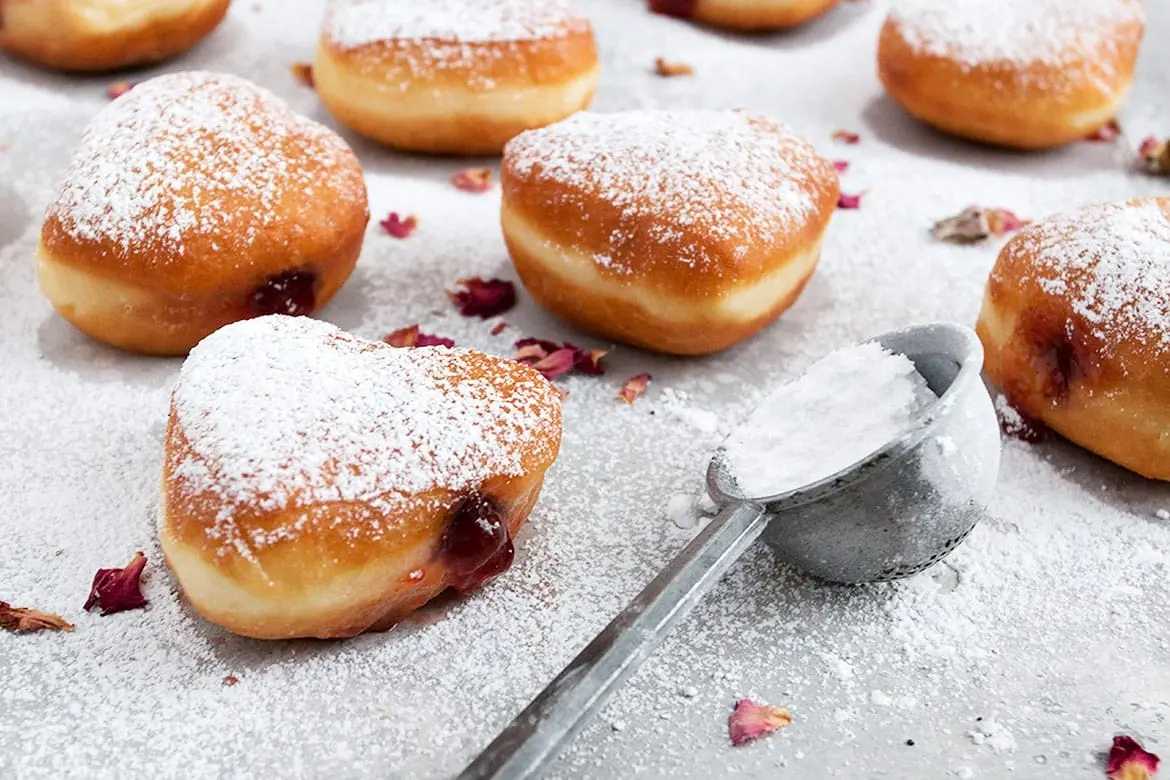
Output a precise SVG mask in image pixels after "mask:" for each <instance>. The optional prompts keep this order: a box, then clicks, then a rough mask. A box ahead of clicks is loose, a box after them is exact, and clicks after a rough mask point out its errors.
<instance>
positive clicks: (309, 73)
mask: <svg viewBox="0 0 1170 780" xmlns="http://www.w3.org/2000/svg"><path fill="white" fill-rule="evenodd" d="M289 72H290V73H292V77H293V78H294V79H296V82H297V83H298V84H300V85H301V86H302V87H308V88H309V89H313V88H315V87H316V86H317V83H316V82H315V81H314V80H313V66H312V65H310V64H309V63H307V62H294V63H293V64H292V65H291V66H290V67H289Z"/></svg>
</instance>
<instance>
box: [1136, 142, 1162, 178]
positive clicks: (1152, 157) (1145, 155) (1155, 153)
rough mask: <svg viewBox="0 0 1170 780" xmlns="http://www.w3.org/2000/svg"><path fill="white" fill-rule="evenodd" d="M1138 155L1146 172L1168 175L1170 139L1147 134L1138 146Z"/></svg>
mask: <svg viewBox="0 0 1170 780" xmlns="http://www.w3.org/2000/svg"><path fill="white" fill-rule="evenodd" d="M1138 155H1139V156H1140V157H1141V165H1142V168H1143V169H1144V170H1145V171H1146V172H1147V173H1154V174H1161V175H1164V176H1170V139H1159V138H1158V137H1157V136H1153V135H1151V136H1148V137H1147V138H1146V139H1145V140H1143V141H1142V145H1141V146H1140V147H1139V148H1138Z"/></svg>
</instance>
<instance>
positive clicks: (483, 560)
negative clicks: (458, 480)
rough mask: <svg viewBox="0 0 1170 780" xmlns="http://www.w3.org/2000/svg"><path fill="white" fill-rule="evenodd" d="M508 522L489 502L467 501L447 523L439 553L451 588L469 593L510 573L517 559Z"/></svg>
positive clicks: (478, 498)
mask: <svg viewBox="0 0 1170 780" xmlns="http://www.w3.org/2000/svg"><path fill="white" fill-rule="evenodd" d="M515 552H516V551H515V548H514V547H513V546H512V539H511V536H510V535H509V533H508V521H507V518H505V517H504V515H503V513H502V512H501V511H500V508H499V507H498V506H496V504H495V503H494V502H492V501H491V500H490V499H488V498H486V497H484V496H482V495H480V494H478V493H476V494H473V495H471V496H469V497H468V498H466V499H464V500H463V502H462V503H461V504H460V505H459V507H458V508H457V509H456V510H455V514H454V515H452V516H451V519H450V520H449V521H448V522H447V530H446V531H445V532H444V534H443V540H442V542H441V543H440V547H439V554H440V555H441V556H442V558H443V562H444V564H445V565H446V568H447V573H448V576H449V579H450V582H451V587H453V588H454V589H455V590H457V591H459V592H460V593H469V592H470V591H473V590H476V589H477V588H480V587H482V586H483V585H484V584H485V583H487V582H488V581H489V580H491V579H493V578H494V577H496V576H497V575H499V574H502V573H503V572H505V571H507V570H508V568H509V567H511V565H512V560H513V558H514V557H515Z"/></svg>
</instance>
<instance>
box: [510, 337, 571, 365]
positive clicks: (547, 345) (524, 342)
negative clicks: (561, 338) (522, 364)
mask: <svg viewBox="0 0 1170 780" xmlns="http://www.w3.org/2000/svg"><path fill="white" fill-rule="evenodd" d="M561 346H562V345H560V344H558V343H556V342H555V341H549V340H547V339H532V338H528V339H520V340H519V341H517V342H516V349H519V350H524V349H526V348H527V347H539V348H540V350H541V355H540V356H541V357H544V356H545V355H547V354H548V353H550V352H556V351H557V350H558V349H560V348H561ZM517 360H519V358H517Z"/></svg>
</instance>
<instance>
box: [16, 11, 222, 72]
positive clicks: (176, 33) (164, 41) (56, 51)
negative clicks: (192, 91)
mask: <svg viewBox="0 0 1170 780" xmlns="http://www.w3.org/2000/svg"><path fill="white" fill-rule="evenodd" d="M159 5H174V3H173V2H170V3H160V4H159ZM230 5H231V0H191V2H188V3H185V7H182V8H177V9H175V11H174V12H170V13H168V12H166V11H165V10H161V9H160V13H159V14H158V15H152V16H149V17H148V18H146V19H142V20H137V23H136V24H131V23H129V22H127V25H126V26H113V27H111V28H108V29H94V28H92V27H90V26H89V25H87V24H86V22H85V21H84V19H82V18H81V17H80V16H79V14H78V13H77V12H76V11H75V10H74V9H72V8H71V7H70V6H71V0H3V2H0V15H2V21H0V50H4V51H7V52H8V53H9V54H11V55H12V56H14V57H18V58H20V59H22V60H27V61H28V62H31V63H33V64H35V65H40V66H43V67H47V68H53V69H56V70H64V71H75V72H102V71H111V70H117V69H119V68H127V67H132V66H137V65H148V64H151V63H156V62H162V61H164V60H169V59H171V58H172V57H175V56H177V55H179V54H181V53H183V52H185V51H187V50H188V49H190V48H191V47H192V46H194V45H195V44H197V43H199V42H200V41H201V40H203V39H204V38H205V37H207V36H208V35H210V34H211V33H212V32H213V31H214V30H215V29H216V28H217V27H218V26H219V24H220V22H222V21H223V19H224V17H225V16H226V15H227V12H228V7H229V6H230Z"/></svg>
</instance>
